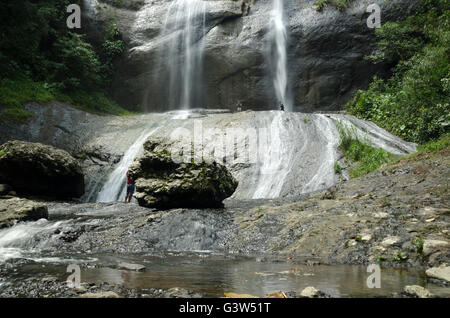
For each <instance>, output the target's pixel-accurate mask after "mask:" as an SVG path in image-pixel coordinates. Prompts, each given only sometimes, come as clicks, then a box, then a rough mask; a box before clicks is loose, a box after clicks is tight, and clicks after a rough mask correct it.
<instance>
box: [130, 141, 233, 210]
mask: <svg viewBox="0 0 450 318" xmlns="http://www.w3.org/2000/svg"><path fill="white" fill-rule="evenodd" d="M166 147H168V143H167V140H165V139H161V138H154V137H151V138H150V139H149V140H147V141H146V143H145V144H144V153H143V155H142V156H140V157H139V158H137V159H136V160H135V162H134V163H133V165H132V166H131V167H130V170H129V174H130V177H131V178H132V179H134V180H135V184H136V193H135V195H134V196H135V198H136V199H137V200H138V203H139V205H141V206H145V207H149V208H162V209H168V208H210V207H221V206H222V205H223V204H222V201H223V200H224V199H226V198H228V197H230V196H231V195H232V194H233V193H234V191H235V190H236V188H237V186H238V182H237V181H236V179H235V178H234V177H233V176H232V175H231V173H230V172H229V171H228V170H227V168H226V167H225V166H223V165H221V164H218V163H216V162H211V163H208V162H201V163H195V162H190V163H186V162H181V163H178V162H175V161H174V160H172V156H171V154H170V151H169V150H168V148H166Z"/></svg>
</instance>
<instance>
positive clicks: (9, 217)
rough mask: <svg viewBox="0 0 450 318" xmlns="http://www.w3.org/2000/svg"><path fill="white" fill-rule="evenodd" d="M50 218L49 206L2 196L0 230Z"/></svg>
mask: <svg viewBox="0 0 450 318" xmlns="http://www.w3.org/2000/svg"><path fill="white" fill-rule="evenodd" d="M41 218H44V219H46V218H48V210H47V206H46V205H45V204H44V203H41V202H35V201H31V200H28V199H22V198H15V197H10V196H5V197H2V196H0V229H1V228H4V227H9V226H12V225H14V224H15V223H16V222H20V221H36V220H39V219H41Z"/></svg>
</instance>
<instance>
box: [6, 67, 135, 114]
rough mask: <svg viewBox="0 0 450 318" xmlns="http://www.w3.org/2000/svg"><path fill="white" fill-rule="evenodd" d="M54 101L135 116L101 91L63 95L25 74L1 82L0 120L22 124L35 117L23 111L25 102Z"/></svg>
mask: <svg viewBox="0 0 450 318" xmlns="http://www.w3.org/2000/svg"><path fill="white" fill-rule="evenodd" d="M51 100H59V101H61V102H66V103H69V104H72V105H74V106H77V107H78V108H80V109H83V110H86V111H88V112H93V113H110V114H114V115H130V114H132V113H131V112H129V111H127V110H125V109H123V108H121V107H120V106H119V105H117V104H116V103H115V102H113V101H111V99H109V98H108V97H106V96H105V94H104V93H102V92H98V91H96V92H86V91H84V90H72V91H69V92H64V93H62V92H61V91H60V90H58V89H57V88H55V86H53V85H51V84H48V83H44V82H35V81H33V80H31V79H30V78H28V77H26V76H24V75H18V76H17V77H16V78H15V79H2V80H1V81H0V104H1V105H2V107H3V110H1V112H0V119H2V120H11V121H14V122H23V121H25V120H26V119H28V118H30V117H31V116H32V114H31V113H29V112H27V111H26V110H24V109H23V107H22V106H23V105H24V104H25V103H27V102H31V101H34V102H38V103H41V104H43V103H46V102H48V101H51Z"/></svg>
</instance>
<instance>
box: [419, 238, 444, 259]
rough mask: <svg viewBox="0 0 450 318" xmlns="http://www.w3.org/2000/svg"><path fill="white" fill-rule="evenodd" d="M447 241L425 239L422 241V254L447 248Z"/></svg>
mask: <svg viewBox="0 0 450 318" xmlns="http://www.w3.org/2000/svg"><path fill="white" fill-rule="evenodd" d="M448 247H449V243H448V242H447V241H443V240H425V241H424V243H423V254H424V255H425V256H427V255H430V254H431V253H434V252H435V251H437V250H442V249H444V250H445V249H448Z"/></svg>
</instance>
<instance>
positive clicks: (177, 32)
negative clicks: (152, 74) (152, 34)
mask: <svg viewBox="0 0 450 318" xmlns="http://www.w3.org/2000/svg"><path fill="white" fill-rule="evenodd" d="M205 33H206V2H205V1H202V0H174V1H172V3H171V5H170V6H169V9H168V10H167V13H166V18H165V23H164V27H163V29H162V31H161V35H162V37H163V38H167V39H168V40H167V43H166V44H165V45H164V46H163V51H162V52H160V62H159V63H160V66H159V69H160V70H161V71H164V72H167V73H168V76H169V78H168V83H169V85H168V89H169V92H168V96H169V101H168V104H169V105H168V106H169V107H168V108H169V109H190V108H193V107H202V105H201V103H202V80H203V79H202V75H203V74H202V73H203V72H202V71H203V52H204V41H203V38H204V36H205Z"/></svg>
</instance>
